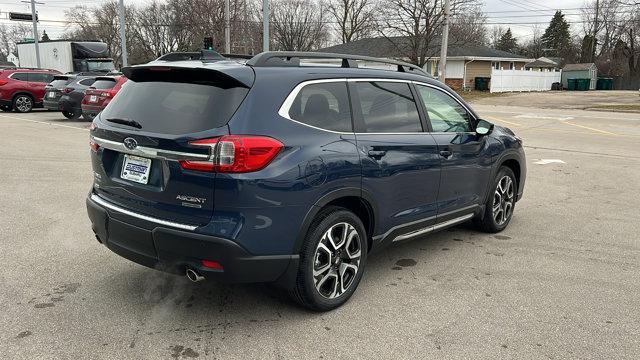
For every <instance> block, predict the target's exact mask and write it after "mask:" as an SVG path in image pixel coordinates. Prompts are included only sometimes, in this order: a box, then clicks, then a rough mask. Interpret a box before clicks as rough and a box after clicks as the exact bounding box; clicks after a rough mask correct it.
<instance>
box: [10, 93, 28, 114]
mask: <svg viewBox="0 0 640 360" xmlns="http://www.w3.org/2000/svg"><path fill="white" fill-rule="evenodd" d="M13 109H14V110H15V111H17V112H19V113H28V112H31V110H33V98H32V97H31V96H29V95H26V94H20V95H17V96H16V97H14V98H13Z"/></svg>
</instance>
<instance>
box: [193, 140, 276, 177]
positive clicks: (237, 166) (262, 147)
mask: <svg viewBox="0 0 640 360" xmlns="http://www.w3.org/2000/svg"><path fill="white" fill-rule="evenodd" d="M189 144H191V145H195V146H207V147H209V148H210V150H209V154H210V161H187V160H183V161H180V166H182V168H183V169H187V170H196V171H208V172H221V173H247V172H253V171H258V170H261V169H264V168H265V167H266V166H267V165H269V163H270V162H271V161H272V160H273V159H274V158H275V157H276V155H278V153H279V152H280V150H282V148H283V147H284V145H282V143H281V142H280V141H278V140H276V139H273V138H270V137H266V136H252V135H225V136H222V137H219V138H210V139H202V140H195V141H191V142H189Z"/></svg>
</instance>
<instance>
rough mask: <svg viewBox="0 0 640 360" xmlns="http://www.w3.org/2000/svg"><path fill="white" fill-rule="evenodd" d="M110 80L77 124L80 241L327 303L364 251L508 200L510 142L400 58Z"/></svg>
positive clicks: (517, 182) (193, 63)
mask: <svg viewBox="0 0 640 360" xmlns="http://www.w3.org/2000/svg"><path fill="white" fill-rule="evenodd" d="M376 64H381V66H384V67H386V69H373V68H372V67H373V66H376ZM123 72H124V74H125V75H126V76H127V78H129V81H128V82H127V83H126V84H125V85H124V86H123V88H122V90H121V91H120V93H119V94H118V95H117V96H116V97H115V98H114V99H113V101H111V103H110V104H109V105H108V106H107V107H106V108H105V109H104V110H103V111H102V112H101V113H100V114H99V115H98V116H97V117H96V119H95V120H94V123H93V124H92V126H91V134H90V146H91V150H92V151H91V152H92V154H91V160H92V164H93V176H94V185H93V188H92V190H91V192H90V194H89V196H88V199H87V208H88V213H89V217H90V219H91V222H92V226H93V231H94V232H95V234H96V237H97V239H98V241H99V242H101V243H102V244H104V245H106V246H107V247H108V248H109V249H111V250H112V251H114V252H115V253H117V254H119V255H121V256H123V257H125V258H127V259H130V260H132V261H135V262H137V263H139V264H142V265H146V266H148V267H152V268H156V269H160V270H163V271H168V272H176V273H180V274H186V275H187V276H188V277H189V278H190V279H191V280H192V281H200V280H203V279H205V278H206V279H215V280H221V281H228V282H276V283H278V284H280V285H283V286H285V287H286V288H287V289H288V290H289V291H290V292H291V293H292V294H293V297H294V298H295V299H296V300H297V301H299V302H300V303H301V304H303V305H304V306H306V307H308V308H311V309H314V310H329V309H332V308H335V307H337V306H340V305H341V304H343V303H344V302H346V301H347V300H348V299H349V297H350V296H351V295H352V294H353V292H354V291H355V289H356V287H357V285H358V283H359V282H360V279H361V278H362V274H363V272H364V268H365V264H366V260H367V256H368V254H370V253H371V251H373V250H378V249H381V248H383V247H384V246H386V245H389V244H392V243H395V242H400V241H405V240H409V239H414V238H417V237H419V236H421V235H424V234H427V233H430V232H433V231H437V230H440V229H443V228H446V227H449V226H453V225H456V224H460V223H462V222H466V221H469V220H472V221H474V222H475V223H476V224H477V226H478V227H479V228H480V229H481V230H484V231H488V232H498V231H501V230H503V229H504V228H505V227H506V226H507V224H508V223H509V221H510V219H511V217H512V215H513V210H514V206H515V203H516V201H518V200H519V199H520V197H521V196H522V191H523V188H524V183H525V175H526V167H525V156H524V152H523V147H522V141H521V140H520V139H519V138H518V137H516V136H515V135H514V134H513V133H512V132H511V131H510V130H509V129H506V128H503V127H500V126H494V125H492V124H490V123H488V122H486V121H484V120H481V119H480V118H479V117H478V116H477V114H476V113H475V112H474V111H473V110H472V109H471V108H470V107H469V106H468V105H467V104H466V103H465V102H464V101H463V100H462V99H461V98H460V97H459V96H458V95H456V94H455V93H454V92H453V91H451V90H450V89H449V88H448V87H446V86H445V85H443V84H442V83H440V82H438V81H436V80H433V79H432V78H430V77H429V76H427V75H426V74H424V73H423V72H422V70H421V69H420V68H418V67H416V66H414V65H410V64H406V63H401V62H395V61H389V60H383V59H375V58H365V57H356V56H347V55H338V54H318V53H293V52H292V53H288V52H265V53H261V54H259V55H256V56H255V57H253V58H252V59H250V60H249V61H244V62H243V61H236V60H230V59H218V58H215V59H214V60H206V59H203V60H189V61H176V62H169V61H156V62H152V63H149V64H145V65H138V66H132V67H128V68H124V69H123Z"/></svg>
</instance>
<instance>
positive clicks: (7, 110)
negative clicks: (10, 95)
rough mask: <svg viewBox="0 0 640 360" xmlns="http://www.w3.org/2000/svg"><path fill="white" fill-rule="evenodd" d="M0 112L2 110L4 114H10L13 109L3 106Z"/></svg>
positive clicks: (0, 107)
mask: <svg viewBox="0 0 640 360" xmlns="http://www.w3.org/2000/svg"><path fill="white" fill-rule="evenodd" d="M0 110H2V111H4V112H10V111H11V110H13V109H12V108H11V106H9V105H2V106H0Z"/></svg>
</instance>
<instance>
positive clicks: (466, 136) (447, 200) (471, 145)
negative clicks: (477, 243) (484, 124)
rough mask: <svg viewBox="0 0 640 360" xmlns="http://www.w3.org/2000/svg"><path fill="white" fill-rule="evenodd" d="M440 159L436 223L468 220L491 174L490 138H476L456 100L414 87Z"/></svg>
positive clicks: (438, 91) (436, 90) (428, 88)
mask: <svg viewBox="0 0 640 360" xmlns="http://www.w3.org/2000/svg"><path fill="white" fill-rule="evenodd" d="M416 89H417V92H418V94H419V96H420V99H421V100H422V103H423V104H424V108H425V110H426V114H427V117H428V119H429V122H430V125H431V128H432V130H433V132H432V135H433V137H434V138H435V140H436V142H437V144H438V149H439V152H440V154H441V158H442V177H441V180H440V192H439V194H438V222H439V223H440V222H444V221H448V220H452V219H461V218H462V217H465V216H466V217H469V216H470V215H471V213H473V212H474V211H475V210H477V209H478V207H479V206H480V205H482V201H483V196H484V192H485V190H486V186H487V183H488V181H489V177H490V173H491V165H492V161H491V154H490V152H489V146H488V145H489V144H488V141H489V138H488V137H487V136H480V135H477V134H476V132H475V131H474V129H475V120H474V118H473V116H472V115H471V113H470V112H469V110H467V109H466V108H465V107H464V105H463V104H462V103H461V102H460V101H458V100H457V99H456V98H454V97H453V96H451V95H450V94H448V93H447V92H445V91H444V90H442V89H440V88H438V87H435V86H427V85H420V84H416Z"/></svg>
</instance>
